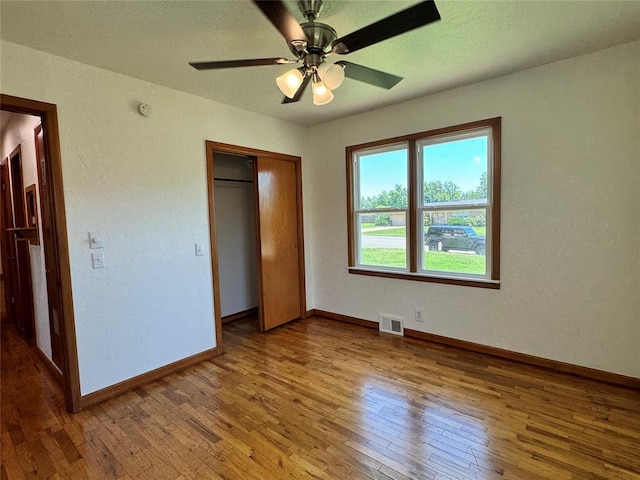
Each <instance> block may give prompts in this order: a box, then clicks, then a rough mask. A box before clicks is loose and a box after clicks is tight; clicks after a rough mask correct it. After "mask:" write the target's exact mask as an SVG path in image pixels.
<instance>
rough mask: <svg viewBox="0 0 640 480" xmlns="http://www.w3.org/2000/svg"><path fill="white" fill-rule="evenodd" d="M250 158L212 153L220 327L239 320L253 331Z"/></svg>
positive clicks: (255, 311)
mask: <svg viewBox="0 0 640 480" xmlns="http://www.w3.org/2000/svg"><path fill="white" fill-rule="evenodd" d="M255 188H256V186H255V182H254V158H253V157H250V156H245V155H232V154H228V153H217V152H216V154H215V171H214V177H213V189H214V196H215V200H216V201H215V216H216V237H217V246H218V275H219V285H220V315H221V321H222V325H223V326H224V325H225V324H228V323H230V322H236V321H241V320H242V321H243V322H247V323H251V325H252V326H254V327H255V329H256V330H257V329H258V328H259V322H258V303H259V301H258V265H257V263H258V251H257V245H258V241H257V238H256V209H257V208H256V195H255Z"/></svg>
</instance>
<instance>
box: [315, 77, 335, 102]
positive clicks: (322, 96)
mask: <svg viewBox="0 0 640 480" xmlns="http://www.w3.org/2000/svg"><path fill="white" fill-rule="evenodd" d="M311 88H312V90H313V104H314V105H326V104H327V103H329V102H330V101H331V100H333V93H332V92H331V90H329V89H328V88H327V87H326V86H325V84H324V83H322V80H320V79H318V81H314V82H313V86H312V87H311Z"/></svg>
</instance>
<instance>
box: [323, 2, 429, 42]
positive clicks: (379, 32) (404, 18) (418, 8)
mask: <svg viewBox="0 0 640 480" xmlns="http://www.w3.org/2000/svg"><path fill="white" fill-rule="evenodd" d="M438 20H440V13H439V12H438V8H437V7H436V4H435V2H434V1H433V0H427V1H426V2H421V3H418V4H417V5H414V6H413V7H409V8H407V9H406V10H402V11H401V12H398V13H396V14H394V15H391V16H390V17H387V18H384V19H382V20H380V21H378V22H376V23H372V24H371V25H369V26H367V27H364V28H361V29H360V30H356V31H355V32H353V33H350V34H348V35H345V36H344V37H342V38H338V39H337V40H336V41H335V42H333V45H334V47H333V52H334V53H337V54H340V55H344V54H346V53H351V52H355V51H356V50H360V49H361V48H365V47H368V46H370V45H373V44H375V43H378V42H382V41H383V40H387V39H388V38H391V37H395V36H396V35H401V34H403V33H406V32H408V31H410V30H413V29H415V28H418V27H422V26H424V25H427V24H429V23H432V22H436V21H438Z"/></svg>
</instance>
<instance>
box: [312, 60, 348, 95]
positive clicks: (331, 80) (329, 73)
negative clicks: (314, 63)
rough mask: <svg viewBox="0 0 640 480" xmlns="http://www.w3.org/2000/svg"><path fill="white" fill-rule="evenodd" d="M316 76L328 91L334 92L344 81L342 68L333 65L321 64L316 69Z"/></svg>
mask: <svg viewBox="0 0 640 480" xmlns="http://www.w3.org/2000/svg"><path fill="white" fill-rule="evenodd" d="M318 76H319V77H320V78H321V79H322V81H323V82H324V85H325V87H327V88H328V89H329V90H335V89H336V88H338V87H339V86H340V85H342V82H343V81H344V68H342V65H336V64H335V63H323V64H322V65H320V66H319V67H318Z"/></svg>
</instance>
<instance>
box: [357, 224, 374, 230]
mask: <svg viewBox="0 0 640 480" xmlns="http://www.w3.org/2000/svg"><path fill="white" fill-rule="evenodd" d="M360 225H361V226H362V228H363V229H364V228H374V227H376V226H377V225H376V224H375V223H362V224H360Z"/></svg>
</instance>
